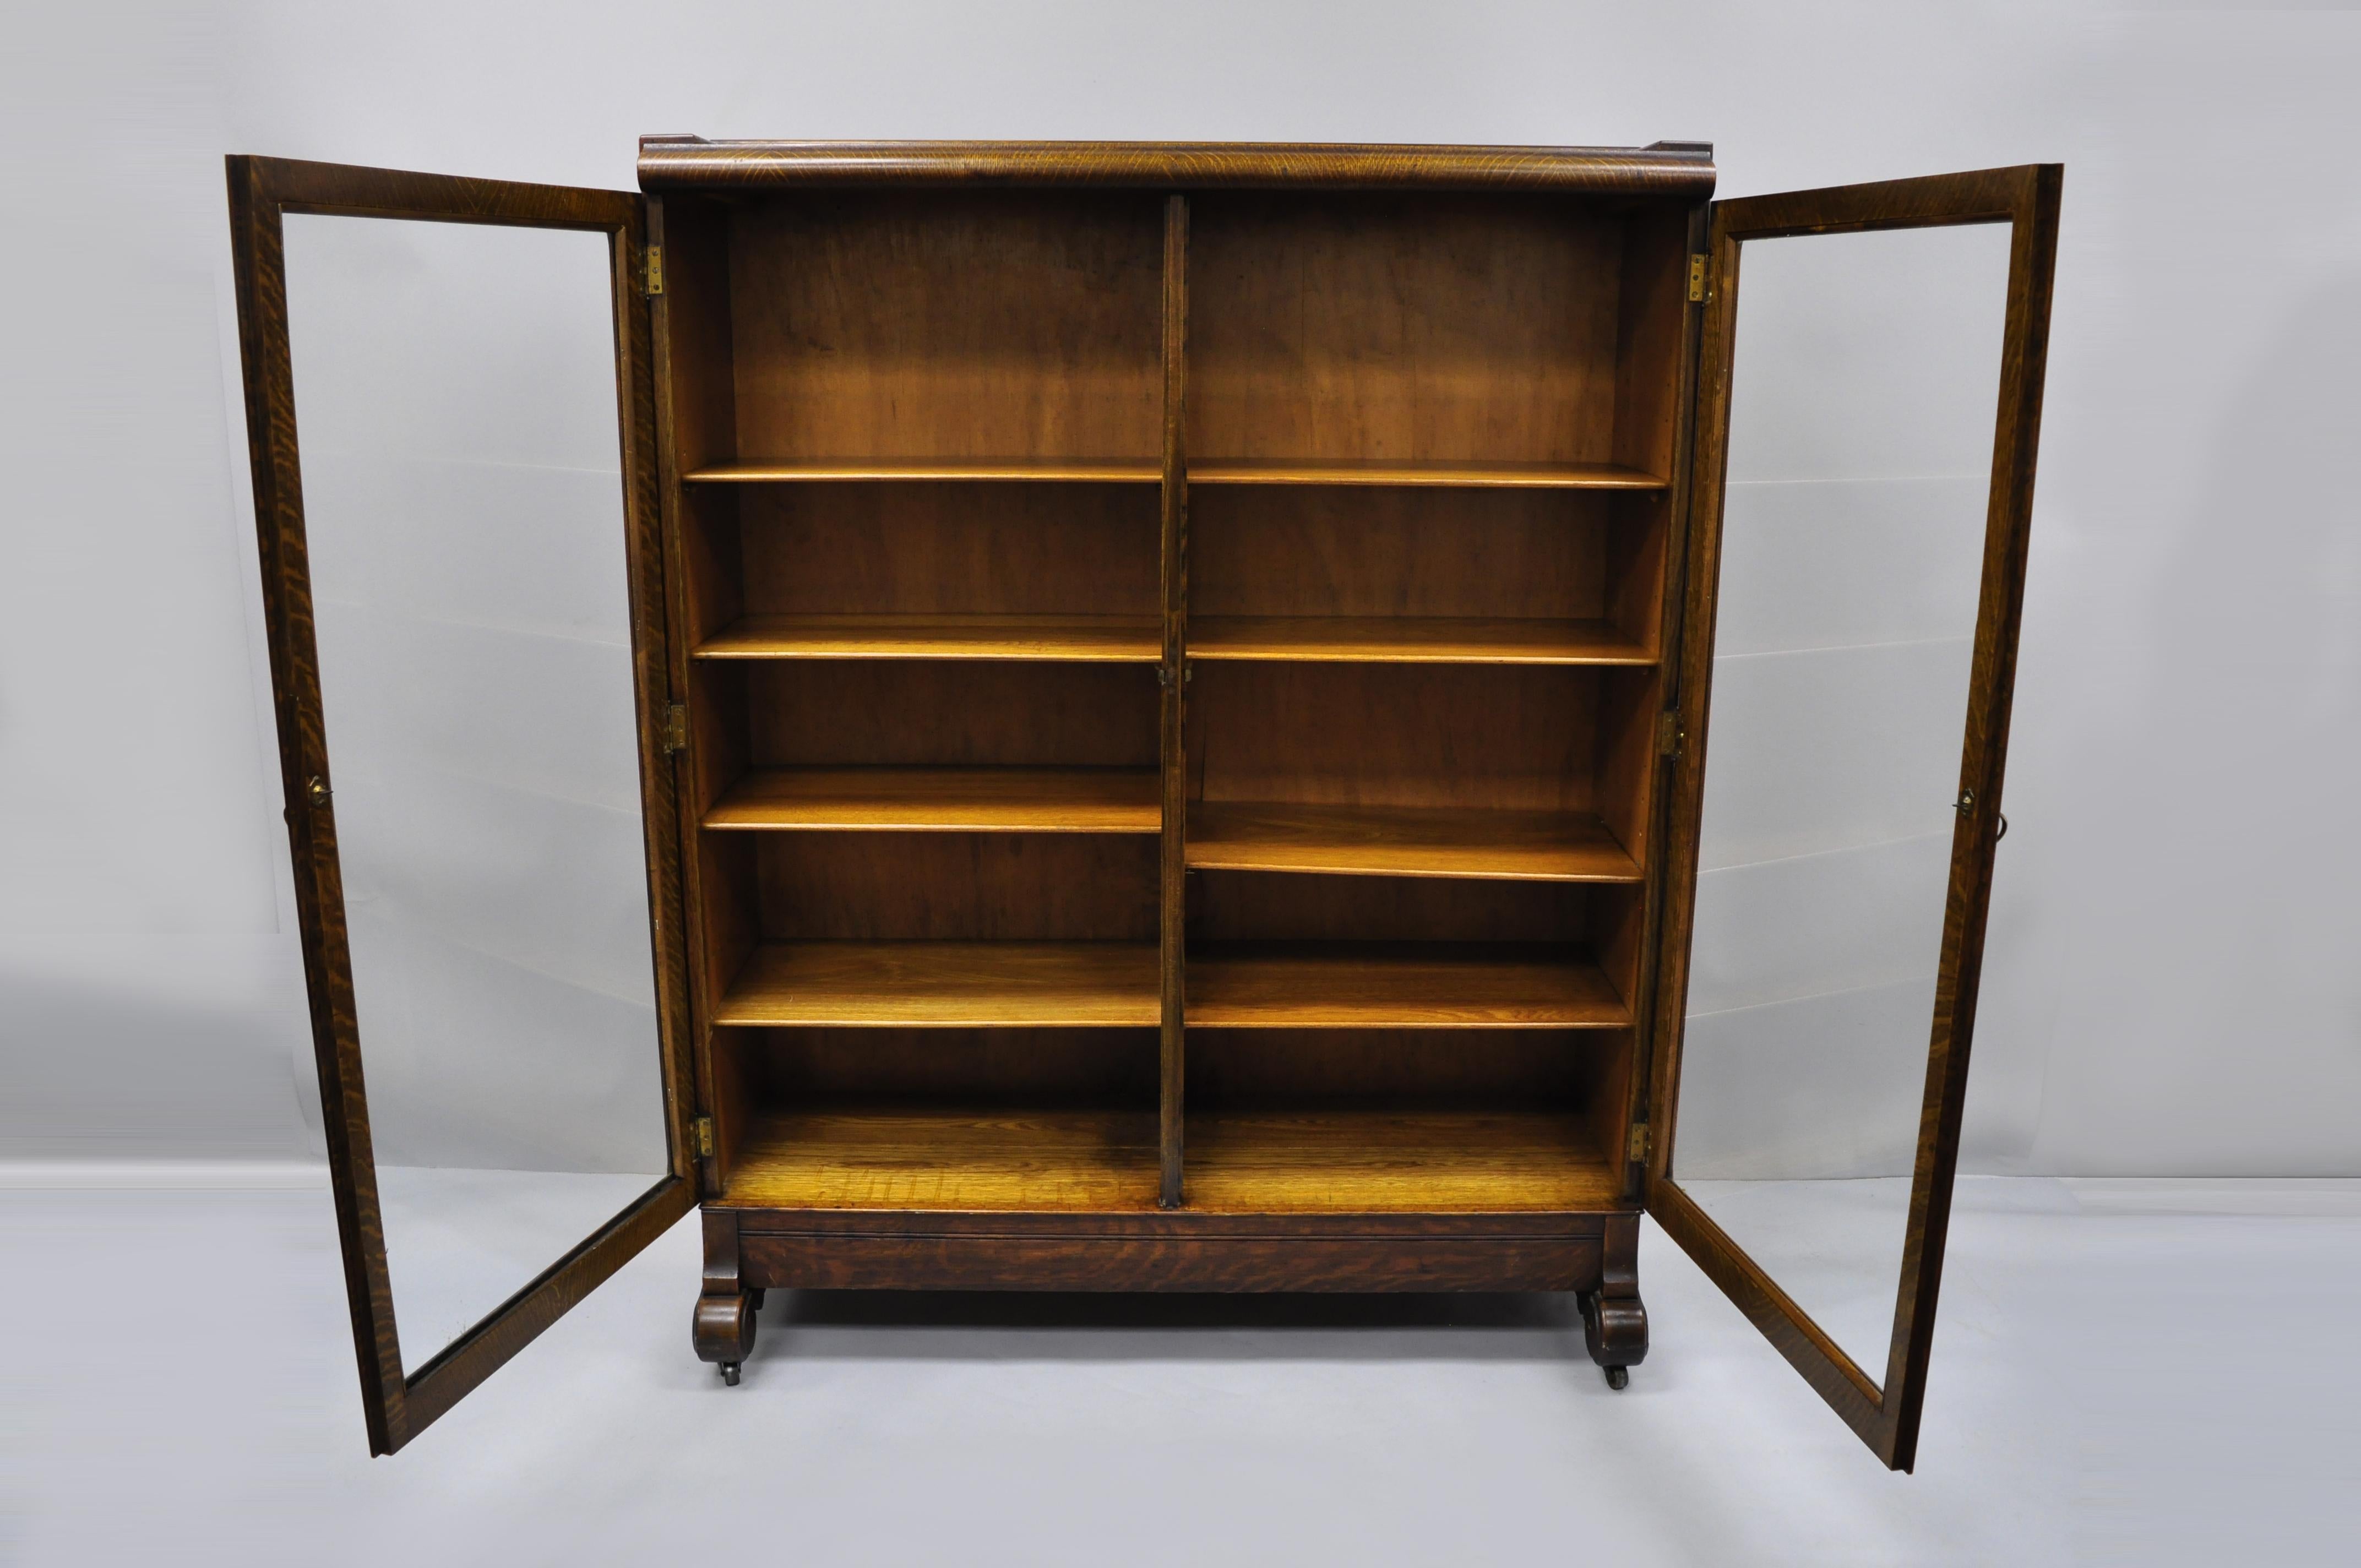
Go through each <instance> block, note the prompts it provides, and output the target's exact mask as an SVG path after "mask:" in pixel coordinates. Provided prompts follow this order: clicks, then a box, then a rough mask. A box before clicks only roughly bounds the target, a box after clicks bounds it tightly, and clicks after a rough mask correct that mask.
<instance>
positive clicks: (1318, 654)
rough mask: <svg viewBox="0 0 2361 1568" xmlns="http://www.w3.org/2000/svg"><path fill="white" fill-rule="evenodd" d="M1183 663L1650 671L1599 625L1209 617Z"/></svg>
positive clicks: (1192, 636) (1619, 637) (1192, 633)
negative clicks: (1608, 666)
mask: <svg viewBox="0 0 2361 1568" xmlns="http://www.w3.org/2000/svg"><path fill="white" fill-rule="evenodd" d="M1189 657H1191V658H1192V659H1237V660H1255V661H1258V662H1263V663H1419V664H1642V665H1644V664H1653V663H1655V662H1656V660H1655V657H1654V655H1653V654H1651V653H1650V652H1648V651H1647V649H1646V648H1644V647H1642V645H1641V644H1640V643H1638V642H1636V641H1632V640H1631V637H1629V636H1628V635H1626V634H1625V633H1624V632H1623V631H1622V630H1620V629H1619V628H1617V627H1616V626H1614V625H1613V624H1611V623H1609V622H1608V621H1604V620H1500V619H1495V618H1477V617H1467V616H1271V615H1208V616H1200V617H1197V618H1195V619H1194V620H1191V621H1190V623H1189Z"/></svg>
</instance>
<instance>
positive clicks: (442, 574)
mask: <svg viewBox="0 0 2361 1568" xmlns="http://www.w3.org/2000/svg"><path fill="white" fill-rule="evenodd" d="M229 195H230V219H231V232H232V239H233V244H234V247H235V249H236V272H237V304H238V326H239V336H240V343H241V346H242V349H243V354H244V359H245V366H246V392H247V435H248V440H249V442H250V444H251V446H252V450H253V462H254V498H255V512H256V522H257V526H258V530H259V533H260V539H261V565H262V581H263V598H264V603H265V607H266V609H267V612H268V617H269V639H270V663H271V677H272V683H273V686H274V689H275V693H276V697H277V709H278V720H279V740H280V765H281V771H282V775H283V779H284V784H285V788H286V798H287V824H288V832H289V836H290V839H291V847H292V851H293V861H294V872H295V893H296V906H297V910H298V914H299V917H300V920H301V924H302V942H303V959H304V970H305V975H306V978H307V981H308V983H309V988H310V994H311V1007H312V1026H313V1043H314V1047H315V1052H316V1057H317V1060H318V1064H319V1075H320V1098H321V1104H322V1107H323V1112H324V1131H325V1135H326V1139H327V1147H328V1157H329V1165H330V1169H331V1174H332V1176H333V1179H334V1183H335V1201H336V1218H337V1223H338V1226H339V1228H340V1230H341V1233H342V1236H343V1244H344V1260H345V1278H346V1290H347V1292H348V1294H349V1297H350V1300H351V1306H352V1321H353V1336H354V1342H355V1346H356V1349H357V1352H358V1354H359V1360H360V1376H361V1390H362V1396H363V1399H364V1403H365V1405H366V1407H367V1411H368V1431H369V1445H370V1448H371V1450H372V1451H373V1452H375V1453H392V1452H393V1451H394V1450H396V1449H398V1448H400V1447H401V1445H402V1444H403V1443H404V1442H408V1441H409V1440H410V1439H411V1438H412V1437H414V1436H416V1435H417V1434H418V1432H419V1431H422V1430H423V1428H424V1427H425V1426H426V1425H427V1423H429V1422H430V1421H432V1420H434V1418H435V1417H437V1416H438V1415H440V1414H442V1413H443V1412H444V1411H445V1410H446V1409H449V1408H450V1407H451V1405H452V1403H453V1402H454V1401H456V1399H457V1398H460V1396H462V1395H464V1394H465V1393H467V1390H468V1389H470V1388H472V1387H475V1386H476V1385H477V1384H478V1383H480V1382H482V1381H483V1379H484V1378H485V1377H486V1376H489V1374H490V1373H491V1372H492V1371H493V1370H494V1369H495V1368H497V1367H498V1366H500V1365H501V1364H502V1363H503V1362H505V1361H507V1360H508V1358H509V1357H511V1355H514V1354H516V1353H517V1352H518V1351H519V1350H521V1349H522V1348H523V1346H524V1345H525V1344H527V1343H530V1342H531V1341H532V1340H533V1337H534V1336H535V1335H536V1334H538V1333H540V1332H541V1331H542V1330H544V1329H545V1328H547V1327H548V1326H549V1325H550V1324H551V1323H552V1322H554V1321H556V1319H557V1318H558V1317H559V1316H560V1315H562V1314H563V1313H564V1312H565V1311H566V1309H567V1308H569V1307H571V1306H572V1305H573V1304H574V1303H575V1302H576V1301H577V1300H579V1299H581V1298H582V1297H583V1296H584V1295H585V1294H587V1293H588V1291H589V1290H590V1289H591V1288H594V1287H595V1286H597V1285H598V1283H599V1281H601V1280H602V1279H604V1278H606V1277H607V1276H609V1274H611V1273H613V1272H614V1271H615V1269H616V1268H618V1267H620V1266H621V1265H622V1264H623V1263H624V1262H625V1261H626V1260H627V1259H629V1258H630V1257H631V1255H633V1254H635V1253H636V1252H638V1251H639V1250H640V1249H641V1248H642V1247H643V1246H645V1245H647V1244H648V1243H649V1242H650V1241H652V1240H653V1239H654V1238H655V1237H656V1236H657V1235H659V1234H662V1233H663V1232H664V1229H665V1228H666V1227H668V1226H669V1225H670V1224H671V1223H673V1222H674V1221H675V1220H676V1219H677V1218H679V1217H680V1216H681V1215H682V1214H683V1213H685V1212H686V1211H687V1210H688V1209H689V1208H691V1207H692V1206H693V1205H694V1204H695V1202H696V1201H697V1189H696V1179H695V1174H694V1168H693V1164H692V1155H691V1153H690V1146H689V1141H688V1138H687V1136H686V1131H687V1128H686V1115H687V1113H688V1109H687V1108H688V1107H689V1106H690V1105H691V1104H692V1103H693V1096H692V1094H691V1092H690V1091H689V1087H688V1078H687V1075H688V1067H687V1063H686V1052H685V1050H684V1048H683V1044H684V1042H685V1041H686V1038H687V1020H686V1000H685V996H686V992H685V985H684V974H685V969H684V963H683V954H682V950H681V946H680V930H681V920H680V918H679V915H678V909H677V903H678V898H679V891H678V890H679V887H680V879H679V873H678V861H679V856H678V845H679V838H678V833H679V824H678V820H677V817H676V812H675V804H674V793H673V792H674V780H673V769H672V766H671V765H670V762H669V761H668V758H667V754H666V751H665V749H664V745H663V743H662V740H661V739H660V738H661V736H662V735H663V733H664V726H663V720H662V716H663V715H664V712H665V710H666V705H667V704H668V702H669V700H670V693H669V690H668V686H667V681H668V676H667V671H668V669H669V667H670V666H669V663H668V662H667V660H666V657H665V641H664V583H663V574H662V554H661V551H660V549H659V546H658V528H657V520H656V506H655V499H654V496H655V485H654V468H653V463H654V419H653V389H652V382H651V378H650V372H649V366H650V356H649V315H648V309H647V304H646V302H645V301H644V300H643V299H642V297H641V290H640V287H639V283H638V280H639V277H640V276H641V274H640V270H639V269H640V268H641V267H642V265H643V259H642V256H643V247H642V230H643V224H644V219H643V209H642V205H641V202H640V199H639V198H638V197H637V196H633V195H627V194H624V193H621V192H607V191H577V190H566V189H560V188H555V187H548V186H534V185H515V184H504V183H500V182H497V181H478V180H457V179H450V178H445V177H442V176H434V175H421V174H406V173H396V172H392V171H389V170H370V169H351V168H343V167H338V166H335V165H330V164H318V163H295V162H287V161H282V160H278V159H251V158H233V159H230V160H229ZM299 430H300V431H301V433H302V460H301V462H300V464H299V462H298V457H297V434H298V432H299ZM397 1324H398V1325H399V1332H397Z"/></svg>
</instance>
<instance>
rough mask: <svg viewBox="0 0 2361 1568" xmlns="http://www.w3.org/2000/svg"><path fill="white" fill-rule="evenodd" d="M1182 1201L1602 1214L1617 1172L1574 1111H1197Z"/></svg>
mask: <svg viewBox="0 0 2361 1568" xmlns="http://www.w3.org/2000/svg"><path fill="white" fill-rule="evenodd" d="M1182 1148H1183V1149H1184V1150H1185V1154H1184V1156H1183V1165H1182V1170H1183V1177H1182V1181H1183V1184H1184V1193H1185V1201H1186V1206H1187V1207H1188V1208H1190V1209H1192V1210H1204V1211H1210V1212H1224V1213H1323V1214H1328V1213H1369V1212H1383V1211H1388V1210H1392V1211H1397V1212H1400V1211H1410V1212H1432V1211H1446V1210H1477V1211H1488V1210H1537V1209H1538V1210H1595V1209H1611V1208H1617V1207H1620V1205H1621V1202H1622V1192H1621V1184H1620V1179H1619V1177H1620V1172H1618V1171H1617V1170H1615V1169H1614V1168H1611V1167H1610V1166H1609V1164H1608V1162H1607V1160H1606V1158H1605V1157H1603V1156H1602V1155H1601V1154H1600V1152H1599V1150H1598V1145H1597V1144H1596V1143H1594V1142H1593V1141H1592V1139H1591V1135H1590V1134H1589V1132H1588V1130H1587V1128H1586V1127H1585V1126H1584V1124H1582V1123H1581V1122H1580V1121H1579V1120H1578V1119H1576V1118H1575V1117H1572V1116H1559V1115H1549V1114H1545V1113H1534V1112H1517V1113H1480V1112H1479V1113H1467V1112H1442V1111H1422V1112H1384V1111H1334V1112H1320V1113H1294V1114H1256V1115H1221V1114H1197V1115H1191V1117H1189V1119H1188V1123H1187V1128H1186V1135H1185V1137H1184V1141H1183V1143H1182Z"/></svg>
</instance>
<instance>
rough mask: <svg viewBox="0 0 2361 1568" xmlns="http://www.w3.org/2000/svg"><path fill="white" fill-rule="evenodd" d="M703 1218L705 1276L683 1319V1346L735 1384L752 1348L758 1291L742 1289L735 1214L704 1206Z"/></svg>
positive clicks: (759, 1297) (759, 1306)
mask: <svg viewBox="0 0 2361 1568" xmlns="http://www.w3.org/2000/svg"><path fill="white" fill-rule="evenodd" d="M703 1220H704V1225H705V1276H704V1283H703V1284H702V1286H701V1287H700V1288H698V1290H697V1310H696V1312H695V1314H694V1315H693V1316H692V1317H691V1318H690V1320H689V1343H690V1345H691V1347H692V1348H694V1349H695V1350H696V1352H697V1359H698V1360H699V1361H710V1362H713V1363H716V1364H717V1365H719V1366H720V1367H721V1370H722V1376H725V1377H727V1378H728V1379H729V1380H730V1382H732V1383H735V1382H736V1381H738V1376H737V1373H738V1368H739V1366H740V1365H741V1363H743V1362H744V1361H745V1359H746V1357H747V1356H749V1355H750V1354H752V1353H753V1350H754V1329H755V1326H756V1319H757V1315H758V1314H759V1313H760V1311H761V1310H762V1296H763V1293H762V1291H760V1290H752V1289H748V1288H746V1287H745V1286H744V1284H743V1282H742V1280H741V1275H740V1271H739V1248H740V1245H741V1238H740V1236H739V1232H738V1216H737V1215H735V1214H733V1213H731V1212H730V1211H729V1210H727V1209H715V1208H710V1207H708V1209H707V1210H706V1211H705V1213H704V1216H703Z"/></svg>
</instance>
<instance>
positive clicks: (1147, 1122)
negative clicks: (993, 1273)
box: [708, 1103, 1157, 1211]
mask: <svg viewBox="0 0 2361 1568" xmlns="http://www.w3.org/2000/svg"><path fill="white" fill-rule="evenodd" d="M1156 1157H1157V1156H1156V1113H1154V1112H1153V1111H1143V1112H1121V1111H1093V1110H1053V1111H1008V1110H998V1109H979V1108H957V1107H940V1106H932V1105H928V1106H911V1105H895V1104H891V1103H887V1104H878V1105H862V1106H844V1107H839V1106H834V1105H829V1106H823V1107H821V1108H818V1109H814V1110H809V1111H797V1112H787V1113H769V1114H765V1115H762V1116H759V1117H757V1118H755V1119H754V1120H753V1122H752V1125H751V1126H750V1127H749V1128H748V1129H747V1131H746V1133H745V1135H744V1136H743V1138H742V1139H741V1142H740V1145H739V1148H738V1155H737V1158H736V1160H735V1161H734V1162H732V1165H731V1167H730V1179H729V1182H728V1185H727V1187H726V1189H725V1190H724V1191H723V1193H722V1196H721V1197H720V1198H719V1200H708V1201H714V1202H717V1203H718V1204H719V1206H721V1207H725V1208H746V1209H950V1210H974V1209H1000V1210H1057V1209H1071V1210H1082V1211H1090V1210H1106V1209H1154V1208H1155V1207H1156V1194H1157V1185H1156V1184H1157V1165H1156Z"/></svg>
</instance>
